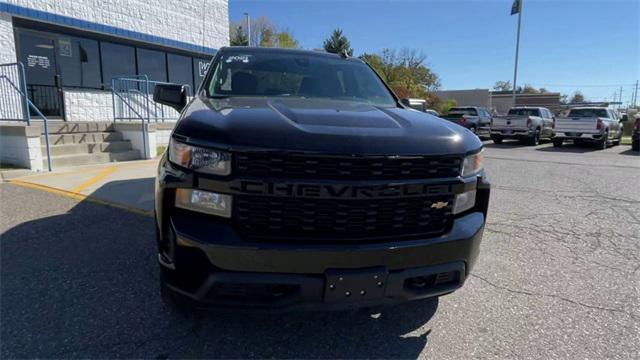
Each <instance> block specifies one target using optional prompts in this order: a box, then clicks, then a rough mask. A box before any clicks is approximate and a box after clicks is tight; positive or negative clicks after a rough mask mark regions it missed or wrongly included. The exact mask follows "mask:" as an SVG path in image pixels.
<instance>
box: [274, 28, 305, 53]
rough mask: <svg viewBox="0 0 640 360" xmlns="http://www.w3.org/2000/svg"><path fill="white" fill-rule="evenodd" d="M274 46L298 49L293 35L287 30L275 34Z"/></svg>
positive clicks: (298, 45)
mask: <svg viewBox="0 0 640 360" xmlns="http://www.w3.org/2000/svg"><path fill="white" fill-rule="evenodd" d="M275 38H276V46H275V47H280V48H290V49H297V48H299V47H300V44H299V43H298V40H296V39H295V38H294V37H293V33H292V32H291V31H290V30H289V29H284V30H282V31H280V32H279V33H277V34H276V36H275Z"/></svg>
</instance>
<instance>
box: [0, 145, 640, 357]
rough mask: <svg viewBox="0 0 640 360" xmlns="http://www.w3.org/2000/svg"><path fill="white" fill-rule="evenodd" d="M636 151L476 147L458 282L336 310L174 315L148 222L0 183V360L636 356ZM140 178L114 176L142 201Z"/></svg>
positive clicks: (639, 321) (639, 312) (639, 344)
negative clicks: (480, 171)
mask: <svg viewBox="0 0 640 360" xmlns="http://www.w3.org/2000/svg"><path fill="white" fill-rule="evenodd" d="M636 154H637V153H632V152H631V151H630V147H629V146H617V147H613V148H610V149H607V150H604V151H599V150H596V149H591V148H577V147H574V146H567V147H565V148H562V149H554V148H552V147H551V145H550V144H543V145H540V146H537V147H535V148H532V147H526V146H522V145H519V144H518V143H505V144H503V145H500V146H497V145H493V144H491V143H487V148H486V157H487V161H486V167H487V169H488V172H489V174H490V176H491V178H492V182H493V190H492V198H491V206H490V214H489V219H488V227H487V229H486V232H485V237H484V240H483V245H482V250H481V257H480V260H479V262H478V264H477V266H476V268H475V269H474V273H473V274H472V276H471V277H470V278H469V279H468V281H467V283H466V285H465V287H463V288H462V289H461V290H459V291H457V292H456V293H454V294H452V295H449V296H446V297H443V298H441V299H439V300H432V301H422V302H416V303H411V304H406V305H401V306H395V307H390V308H382V309H373V310H359V311H352V312H346V313H344V312H340V313H290V314H287V313H278V314H255V313H228V312H214V313H208V314H201V315H200V316H198V317H196V318H193V319H185V318H183V317H180V316H178V315H174V314H172V313H171V312H169V311H168V310H167V309H166V308H165V307H164V306H163V304H162V302H161V300H160V297H159V289H158V281H157V264H156V254H155V247H154V246H155V244H154V241H155V240H154V235H153V223H152V219H151V217H149V216H148V215H145V213H144V212H131V211H129V210H130V209H129V210H128V209H127V208H123V207H113V206H105V204H104V203H101V202H94V201H89V200H88V199H85V198H82V197H73V196H66V195H64V194H63V193H54V192H48V191H43V190H41V189H38V188H34V187H27V186H25V185H24V184H11V183H2V184H0V212H1V214H2V216H1V220H0V234H1V238H0V250H1V251H0V253H1V254H0V256H1V257H0V260H1V262H0V266H1V282H0V295H1V303H0V311H1V313H0V315H1V324H0V328H1V329H0V330H1V332H0V339H1V348H0V357H1V358H33V357H40V358H43V357H44V358H70V357H74V358H87V357H92V358H94V357H100V358H116V357H118V358H122V357H126V358H182V357H193V358H214V357H215V358H266V357H274V358H293V357H295V358H344V357H347V358H416V357H427V358H442V359H460V358H471V357H473V358H543V359H547V358H637V356H638V354H640V282H639V281H638V279H639V278H640V191H639V185H640V183H639V182H638V179H639V178H640V157H639V156H638V155H636ZM150 168H152V166H150ZM152 175H153V174H152V173H150V174H149V176H152ZM150 179H151V178H150V177H135V179H127V178H120V179H116V180H113V181H118V183H117V185H118V186H117V187H115V189H123V188H127V186H128V185H127V181H130V185H131V186H139V189H140V190H136V191H141V192H142V193H140V194H139V195H140V196H141V199H146V197H144V196H147V195H146V193H145V191H148V186H149V185H148V184H152V181H151V180H150ZM145 184H146V185H145ZM110 185H111V186H112V188H113V184H111V183H110V182H106V183H102V184H101V185H100V186H97V185H94V186H97V188H96V189H95V192H99V191H100V190H101V188H104V187H106V186H110ZM137 189H138V188H137ZM115 192H116V193H118V192H119V191H115ZM103 193H104V192H103ZM116 200H117V199H116ZM144 206H148V203H147V202H144Z"/></svg>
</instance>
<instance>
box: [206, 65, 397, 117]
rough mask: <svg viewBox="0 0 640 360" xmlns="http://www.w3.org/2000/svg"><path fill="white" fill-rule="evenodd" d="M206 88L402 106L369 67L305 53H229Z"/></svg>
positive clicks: (230, 93)
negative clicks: (398, 104)
mask: <svg viewBox="0 0 640 360" xmlns="http://www.w3.org/2000/svg"><path fill="white" fill-rule="evenodd" d="M206 89H207V92H208V95H209V96H212V97H218V96H224V97H227V96H231V97H233V96H251V97H256V96H258V97H267V96H270V97H271V96H295V97H303V98H325V99H337V100H348V101H358V102H365V103H370V104H374V105H378V106H385V107H395V106H397V104H396V102H395V100H394V98H393V96H392V95H391V94H390V93H389V91H388V90H387V88H386V87H385V86H384V84H383V83H382V81H380V79H379V78H378V77H377V76H376V74H375V73H374V72H373V70H371V69H370V68H369V67H368V66H367V65H366V64H364V63H361V62H358V61H347V60H344V59H341V58H332V57H325V56H314V55H304V54H287V53H270V54H269V53H249V54H242V53H235V54H227V55H223V56H221V57H220V59H219V61H218V62H217V65H216V68H215V70H214V73H213V76H212V77H211V81H210V82H209V83H208V84H207V86H206Z"/></svg>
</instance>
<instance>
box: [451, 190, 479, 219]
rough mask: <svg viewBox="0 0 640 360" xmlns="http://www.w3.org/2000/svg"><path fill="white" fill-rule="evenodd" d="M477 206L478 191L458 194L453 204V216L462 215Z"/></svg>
mask: <svg viewBox="0 0 640 360" xmlns="http://www.w3.org/2000/svg"><path fill="white" fill-rule="evenodd" d="M475 204H476V190H471V191H467V192H463V193H462V194H457V195H456V199H455V201H454V203H453V210H452V212H453V214H454V215H455V214H460V213H461V212H464V211H467V210H469V209H471V208H472V207H473V206H474V205H475Z"/></svg>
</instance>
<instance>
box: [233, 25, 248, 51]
mask: <svg viewBox="0 0 640 360" xmlns="http://www.w3.org/2000/svg"><path fill="white" fill-rule="evenodd" d="M229 44H230V45H231V46H248V45H249V39H248V38H247V35H246V33H245V31H244V29H243V28H242V25H239V24H230V25H229Z"/></svg>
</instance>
